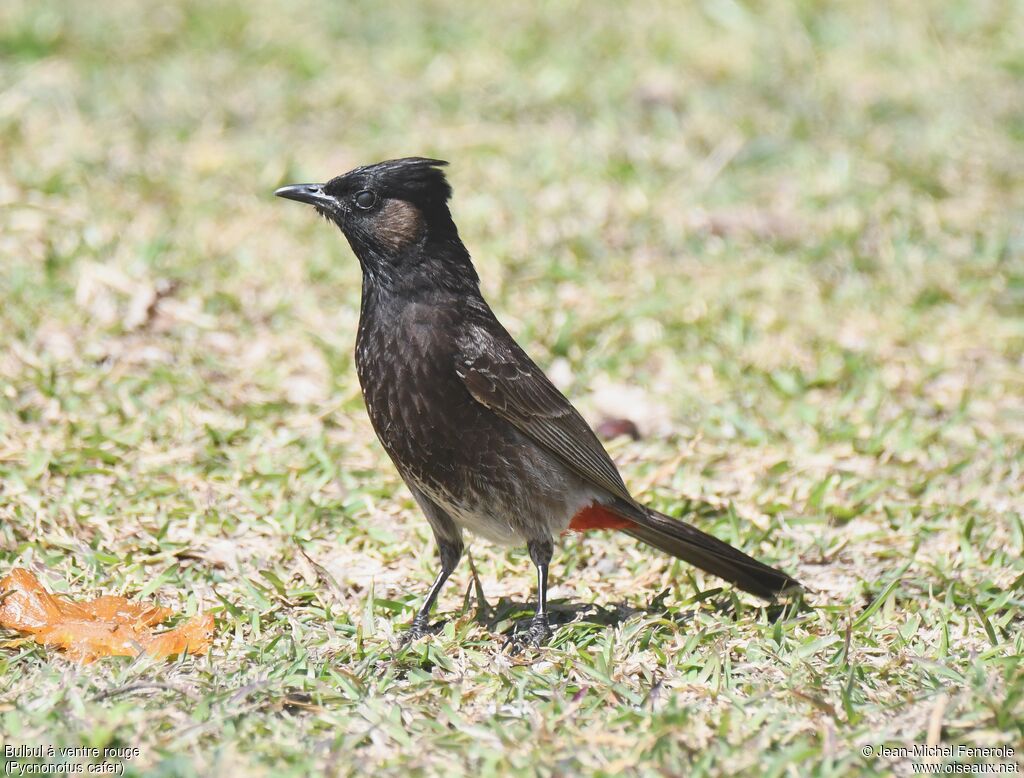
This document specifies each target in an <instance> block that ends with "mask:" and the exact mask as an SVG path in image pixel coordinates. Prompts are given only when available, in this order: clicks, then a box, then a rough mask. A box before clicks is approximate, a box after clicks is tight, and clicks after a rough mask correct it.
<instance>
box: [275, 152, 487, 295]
mask: <svg viewBox="0 0 1024 778" xmlns="http://www.w3.org/2000/svg"><path fill="white" fill-rule="evenodd" d="M447 164H448V163H447V162H443V161H441V160H437V159H425V158H423V157H406V158H404V159H392V160H388V161H387V162H378V163H377V164H375V165H366V166H364V167H359V168H356V169H355V170H351V171H349V172H348V173H344V174H342V175H340V176H337V177H336V178H332V179H331V180H330V181H328V182H327V183H326V184H293V185H292V186H284V187H281V188H280V189H278V190H277V191H276V192H274V194H276V195H277V196H278V197H285V198H287V199H289V200H297V201H298V202H300V203H307V204H309V205H312V206H313V207H314V208H316V210H317V211H318V212H319V213H320V214H321V215H322V216H324V217H326V218H327V219H329V220H331V221H333V222H334V223H335V224H337V225H338V227H339V228H341V231H342V232H343V233H345V237H346V238H348V242H349V244H350V245H351V246H352V250H353V251H354V252H355V254H356V256H357V257H358V258H359V261H360V263H361V264H362V266H363V270H364V273H367V274H369V275H370V276H371V277H372V278H373V279H376V280H394V279H395V277H396V276H401V275H403V274H408V273H412V272H414V270H415V269H416V268H421V267H423V266H424V265H436V264H437V262H438V260H440V259H443V258H444V257H445V255H449V259H450V260H451V261H449V262H444V263H442V265H459V266H467V265H468V267H469V271H470V273H471V274H472V276H473V279H474V280H475V277H476V273H475V271H473V270H472V265H471V264H470V263H469V257H468V254H466V251H465V248H464V247H463V246H462V243H461V241H460V240H459V235H458V230H457V229H456V227H455V223H454V222H453V221H452V217H451V212H450V211H449V210H448V198H449V197H451V193H452V189H451V186H449V184H448V181H447V180H446V179H445V176H444V173H443V172H442V171H441V169H440V168H441V167H442V166H444V165H447ZM434 269H435V270H438V269H440V270H445V269H452V270H455V268H454V267H451V268H446V267H443V266H442V267H440V268H434ZM463 272H464V271H463Z"/></svg>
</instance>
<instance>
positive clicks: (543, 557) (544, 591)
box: [526, 539, 554, 646]
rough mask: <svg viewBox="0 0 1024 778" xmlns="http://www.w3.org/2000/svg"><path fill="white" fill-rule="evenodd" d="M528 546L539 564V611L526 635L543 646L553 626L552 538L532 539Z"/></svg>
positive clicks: (535, 614) (531, 554)
mask: <svg viewBox="0 0 1024 778" xmlns="http://www.w3.org/2000/svg"><path fill="white" fill-rule="evenodd" d="M526 548H527V549H528V550H529V552H530V559H532V560H533V563H534V564H535V565H536V566H537V611H536V613H534V615H533V621H531V622H530V629H529V630H528V631H527V633H526V635H527V638H528V639H529V641H530V643H532V644H533V645H534V646H541V645H543V644H544V643H546V642H547V641H548V638H550V637H551V627H549V626H548V565H549V564H550V563H551V555H552V553H553V551H554V549H553V547H552V545H551V540H550V539H544V540H531V541H529V542H528V543H527V544H526Z"/></svg>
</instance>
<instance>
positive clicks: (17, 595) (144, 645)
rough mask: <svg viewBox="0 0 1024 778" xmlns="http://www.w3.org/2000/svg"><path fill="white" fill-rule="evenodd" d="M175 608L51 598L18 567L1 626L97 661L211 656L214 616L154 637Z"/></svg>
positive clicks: (0, 612)
mask: <svg viewBox="0 0 1024 778" xmlns="http://www.w3.org/2000/svg"><path fill="white" fill-rule="evenodd" d="M172 613H173V612H172V611H171V610H170V608H164V607H161V606H159V605H149V604H146V603H139V602H129V601H128V600H127V599H125V598H124V597H97V598H96V599H95V600H89V601H88V602H77V603H76V602H71V601H70V600H66V599H64V598H62V597H56V596H54V595H52V594H50V593H49V592H48V591H47V590H46V588H45V587H44V586H43V585H42V584H41V583H40V582H39V580H38V579H37V578H36V577H35V576H34V575H32V573H30V572H29V571H28V570H24V569H21V568H16V569H15V570H12V571H11V573H10V574H9V575H7V577H5V578H4V579H3V580H0V627H7V628H8V629H13V630H17V631H18V632H21V633H23V634H27V635H31V636H32V637H34V638H35V640H36V642H37V643H41V644H43V645H45V646H53V647H56V648H59V649H61V650H63V651H65V652H67V654H68V656H70V657H71V658H72V659H77V660H79V661H82V662H92V661H93V660H95V659H98V658H99V657H103V656H138V655H139V654H140V653H141V652H145V653H147V654H149V655H150V656H152V657H156V658H164V657H168V656H173V655H175V654H181V653H184V652H186V651H187V652H188V653H190V654H205V653H206V652H207V651H208V650H209V648H210V642H211V641H212V639H213V627H214V622H213V616H212V615H210V614H206V615H202V614H200V615H198V616H194V617H193V618H191V619H189V620H188V621H187V622H185V623H184V624H182V625H181V626H180V627H178V628H177V629H172V630H170V631H168V632H164V633H161V634H153V632H152V628H153V627H155V626H156V625H158V624H160V623H162V622H164V621H166V620H167V619H168V618H169V617H170V616H171V615H172Z"/></svg>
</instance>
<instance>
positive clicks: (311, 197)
mask: <svg viewBox="0 0 1024 778" xmlns="http://www.w3.org/2000/svg"><path fill="white" fill-rule="evenodd" d="M274 194H275V195H277V196H278V197H284V198H285V199H287V200H298V201H299V202H300V203H306V204H308V205H315V206H317V207H319V208H331V207H332V206H334V205H337V202H336V201H335V199H334V198H333V197H331V196H330V195H329V194H326V193H325V192H324V185H323V184H292V185H291V186H282V187H281V188H280V189H278V190H277V191H276V192H274Z"/></svg>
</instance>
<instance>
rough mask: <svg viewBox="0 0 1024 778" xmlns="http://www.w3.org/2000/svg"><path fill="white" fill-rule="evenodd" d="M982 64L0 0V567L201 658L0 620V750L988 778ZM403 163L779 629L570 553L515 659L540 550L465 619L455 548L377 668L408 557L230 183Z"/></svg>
mask: <svg viewBox="0 0 1024 778" xmlns="http://www.w3.org/2000/svg"><path fill="white" fill-rule="evenodd" d="M1022 40H1024V8H1022V6H1021V4H1020V3H1019V2H1011V1H1007V2H987V1H985V0H963V1H962V2H943V3H910V2H904V3H884V2H873V1H869V2H859V1H858V0H846V1H845V2H844V1H840V0H837V1H836V2H830V3H816V2H809V1H808V2H795V3H789V2H783V1H782V0H765V1H764V2H752V1H751V0H740V1H737V0H707V1H706V2H701V3H692V4H676V5H673V4H637V5H634V6H625V5H623V4H621V3H611V2H607V3H605V2H592V3H565V4H542V3H526V2H523V3H504V4H500V5H498V4H491V5H489V6H487V7H485V6H484V4H470V3H458V2H423V3H418V4H399V3H394V4H385V3H371V2H354V3H346V4H344V5H342V4H334V3H329V2H314V0H305V1H304V2H295V3H285V2H283V0H282V1H281V2H276V1H275V0H246V2H242V1H241V0H238V1H237V2H233V1H231V0H216V1H215V2H198V0H196V1H195V2H165V3H143V2H131V1H129V0H119V1H115V2H104V3H89V4H86V3H77V4H72V3H65V2H62V1H61V0H7V2H5V3H4V4H3V5H2V7H0V144H2V148H3V158H4V164H3V165H2V166H0V294H2V299H3V305H2V308H0V477H2V482H0V574H2V573H5V572H6V571H8V570H9V569H10V568H12V567H15V566H22V567H27V568H29V569H31V570H33V571H35V572H37V573H38V574H39V575H40V576H41V577H42V578H43V580H44V582H46V583H47V585H48V586H50V587H51V588H53V589H54V590H57V591H60V592H64V593H67V594H69V595H70V596H73V597H77V598H83V597H90V596H96V595H99V594H125V595H128V596H131V597H142V598H152V599H155V600H158V601H159V602H161V603H162V604H165V605H169V606H171V607H173V608H174V609H175V610H176V612H177V613H178V614H179V619H183V618H184V617H185V616H187V615H189V614H193V613H195V612H198V611H204V612H213V613H214V614H215V616H216V619H217V635H216V640H215V643H214V647H213V650H212V652H211V654H210V655H209V656H208V657H185V658H182V659H179V660H176V661H171V662H163V661H160V662H156V661H151V660H145V659H142V660H131V659H107V660H101V661H98V662H96V663H94V664H91V665H87V666H79V665H77V664H74V663H71V662H69V661H67V660H65V659H63V658H62V657H61V656H59V655H57V654H55V653H54V652H51V651H49V650H47V649H44V648H42V647H39V646H36V645H34V644H26V643H17V642H13V641H14V639H15V638H16V635H14V634H13V633H10V632H7V633H2V634H0V640H2V641H4V644H3V647H0V733H2V739H3V741H4V743H5V745H12V744H20V745H30V746H39V745H54V746H74V747H82V746H85V747H99V748H104V747H117V748H128V749H130V748H138V749H139V753H138V754H137V755H131V754H129V755H128V756H124V755H122V756H120V757H114V758H112V761H111V762H110V763H111V764H113V763H116V764H119V765H121V766H122V767H124V768H125V769H127V771H128V772H129V773H132V772H134V773H136V774H142V773H146V774H154V775H168V776H170V775H223V774H229V771H233V772H234V773H235V774H238V775H257V776H258V775H273V776H283V775H296V776H299V775H307V774H310V773H328V774H340V775H350V774H356V773H358V774H385V775H387V774H393V775H397V774H401V775H407V774H412V775H418V774H441V773H443V774H460V773H465V774H472V775H505V774H519V775H534V774H540V775H572V774H598V775H618V774H622V773H628V774H636V775H666V774H667V775H679V774H693V775H698V774H736V773H748V774H758V775H764V776H776V775H845V774H856V773H868V774H887V773H895V774H900V775H903V774H910V773H911V770H912V768H913V765H914V762H915V760H913V759H909V760H908V759H903V760H901V759H898V758H893V757H881V756H879V751H880V749H881V748H882V747H883V746H885V745H891V746H905V745H911V744H915V743H917V744H926V743H944V744H970V745H990V746H999V745H1012V746H1016V748H1017V751H1016V755H1015V756H1013V757H1009V758H995V759H994V760H993V761H995V762H998V763H1000V764H1004V765H1010V766H1014V767H1017V768H1019V767H1020V764H1021V763H1020V761H1019V760H1020V758H1021V756H1020V755H1021V748H1020V743H1021V742H1022V737H1024V724H1022V720H1024V669H1022V665H1021V663H1020V660H1021V655H1022V653H1024V637H1022V635H1021V626H1022V623H1024V618H1022V610H1021V601H1022V598H1024V562H1022V556H1024V521H1022V497H1021V491H1022V486H1024V412H1022V405H1024V403H1022V400H1021V398H1022V396H1024V369H1022V367H1024V365H1022V354H1024V323H1022V322H1024V228H1022V219H1021V216H1022V213H1024V89H1022V86H1021V84H1022V78H1024V47H1022V46H1021V41H1022ZM409 154H423V155H430V156H439V157H442V158H445V159H448V160H450V161H451V162H452V165H451V167H450V168H449V172H450V178H451V181H452V183H453V185H454V188H455V199H454V201H453V210H454V213H455V216H456V219H457V221H458V224H459V226H460V229H461V232H462V235H463V238H464V239H465V241H466V243H467V244H468V246H469V247H470V250H471V251H472V253H473V255H474V257H475V260H476V263H477V266H478V268H479V270H480V273H481V276H482V278H483V288H484V291H485V294H486V295H487V296H488V298H489V299H490V301H491V303H492V305H493V306H494V308H495V309H496V310H497V312H498V313H499V316H500V317H501V318H502V320H503V321H504V323H505V324H506V326H508V328H509V329H510V330H511V331H512V332H513V333H514V334H515V335H516V337H517V338H518V339H519V340H520V341H521V342H522V343H523V344H524V345H525V346H526V347H527V349H528V351H529V352H530V353H531V354H532V355H533V356H534V357H535V359H536V360H537V361H538V362H540V363H541V364H542V365H543V366H544V367H545V368H546V369H548V370H549V371H550V374H551V375H552V377H553V379H554V380H555V381H556V383H557V384H558V385H559V386H560V387H562V388H563V389H564V391H565V392H566V393H567V394H568V395H569V396H570V397H571V398H572V399H573V401H574V402H576V403H577V404H578V406H579V407H580V409H581V410H582V412H583V413H584V415H585V416H586V417H587V418H588V419H590V420H591V421H593V422H599V421H601V420H602V419H605V418H609V417H626V418H629V419H631V420H633V421H634V422H636V423H637V424H638V426H639V427H640V430H641V432H642V433H643V436H642V438H641V439H640V440H631V439H629V438H627V437H619V438H617V439H615V440H613V441H611V442H609V444H608V445H609V450H610V452H611V454H612V455H613V457H614V458H615V460H616V461H617V463H618V464H619V465H620V467H621V469H622V472H623V476H624V478H625V480H626V482H627V483H628V484H629V485H630V486H631V487H632V489H633V490H634V493H635V494H636V495H637V496H638V497H639V498H641V499H643V500H645V501H647V502H649V503H650V504H652V505H653V506H655V507H657V508H658V509H660V510H664V511H666V512H669V513H672V514H674V515H677V516H686V515H689V514H688V508H687V506H688V505H689V504H690V503H689V502H688V501H689V500H698V501H699V500H705V501H709V502H714V503H715V504H718V505H721V506H724V507H723V509H722V510H720V511H718V512H717V513H716V512H713V511H710V512H709V511H704V512H703V515H701V516H692V515H691V516H690V518H691V520H693V521H696V522H697V523H699V524H700V526H702V527H703V528H704V529H706V530H708V531H711V532H713V533H715V534H717V535H719V536H720V537H722V538H724V539H726V540H728V541H729V542H731V543H734V544H736V545H738V546H740V547H742V548H743V549H745V550H746V551H748V552H749V553H752V554H755V555H756V556H758V557H759V558H761V559H763V560H765V561H768V562H770V563H772V564H775V565H778V566H780V567H783V568H785V569H786V570H788V571H790V572H791V573H793V574H794V575H796V576H797V577H798V578H800V579H801V580H802V581H803V582H805V583H806V585H807V587H808V594H807V596H806V598H805V600H804V602H803V603H802V604H801V603H795V604H792V605H790V606H788V607H785V608H783V607H769V608H765V607H763V606H762V605H761V604H760V603H758V602H757V601H756V600H753V599H751V598H748V597H747V596H745V595H738V594H737V593H736V592H734V591H733V590H731V589H729V588H728V587H723V586H722V584H721V582H719V581H717V580H715V579H714V578H711V577H709V576H704V575H702V574H700V573H699V572H696V571H694V570H692V569H690V568H688V567H687V566H685V565H683V564H681V563H678V562H674V561H673V560H671V559H669V558H666V557H664V556H659V555H658V554H656V553H649V552H647V551H646V550H644V549H642V548H639V547H638V546H637V545H635V544H634V542H633V541H631V540H630V539H629V538H625V537H619V536H614V535H609V534H603V533H593V534H589V535H586V536H571V537H567V538H565V539H564V542H563V543H562V545H561V548H560V550H559V551H558V552H557V554H556V558H555V562H554V565H553V572H552V575H553V582H554V583H555V584H556V585H557V588H556V589H555V591H554V593H553V596H554V597H555V598H556V600H557V602H556V606H557V607H558V609H559V613H560V617H561V620H562V621H563V622H565V621H569V622H570V623H566V624H564V625H563V626H561V628H560V629H558V631H557V634H556V636H555V639H554V642H553V644H552V645H551V647H550V648H547V649H545V650H541V651H539V652H531V651H527V652H525V653H521V654H518V655H513V654H511V653H510V652H509V651H508V650H507V649H505V648H504V645H505V642H506V640H505V637H506V635H507V634H508V632H509V631H510V630H511V629H512V627H513V624H514V622H515V620H516V619H518V618H525V617H526V616H528V614H529V602H530V598H531V597H532V587H533V570H532V568H531V565H530V563H529V560H528V558H527V556H526V554H525V552H524V551H522V550H512V551H506V550H502V549H497V548H494V547H492V546H489V545H488V544H486V543H484V542H477V543H474V544H473V545H472V553H473V562H474V564H475V568H476V570H477V571H478V572H479V577H480V581H481V583H482V589H483V592H484V594H485V596H486V598H487V601H488V603H489V605H490V606H491V609H492V610H490V611H489V612H484V611H483V609H482V608H481V607H480V603H479V602H478V601H477V598H476V595H475V587H474V586H473V584H472V575H471V570H470V566H469V564H467V563H466V562H464V563H463V565H462V566H461V567H460V568H459V570H458V571H457V573H456V574H455V576H454V577H453V580H452V583H451V584H450V585H449V587H448V588H447V590H446V591H445V593H444V594H443V596H442V598H441V600H440V604H439V611H438V615H437V618H438V620H443V621H444V627H443V629H442V630H441V631H440V633H439V634H437V635H436V636H434V637H432V638H428V639H424V640H421V641H419V642H416V643H414V644H412V645H411V646H409V647H407V648H400V647H399V645H398V636H399V634H400V632H401V630H402V628H403V626H404V625H406V624H408V622H409V621H410V620H411V618H412V612H413V608H414V607H415V605H416V603H417V601H418V599H419V598H420V596H421V595H422V593H423V592H424V591H425V590H426V587H427V585H428V583H429V581H430V580H431V578H432V576H433V573H434V570H435V558H434V551H433V546H432V541H431V538H430V536H429V532H428V529H427V525H426V523H425V521H424V520H423V519H422V517H421V516H420V515H419V512H418V511H417V510H416V507H415V506H414V504H413V501H412V499H411V497H410V495H409V493H408V491H407V490H406V489H405V487H404V486H403V485H402V484H401V482H400V481H399V479H398V477H397V476H396V474H395V471H394V470H393V468H392V467H391V465H390V463H389V462H388V461H387V459H386V456H385V455H384V453H383V451H382V450H381V448H380V447H379V445H378V444H377V442H376V440H375V439H374V437H373V434H372V431H371V429H370V427H369V424H368V422H367V420H366V417H365V414H364V410H363V407H362V400H361V397H360V393H359V389H358V385H357V383H356V377H355V373H354V370H353V366H352V344H353V338H354V331H355V324H356V318H357V315H358V304H359V271H358V266H357V264H356V262H355V261H354V259H353V257H352V256H351V254H350V252H349V249H348V247H347V245H346V244H345V243H344V241H343V239H342V237H341V236H340V234H338V233H337V231H336V230H334V229H333V228H332V227H330V226H329V225H327V224H326V223H324V222H323V221H322V220H320V219H318V218H316V216H315V214H314V213H312V212H311V211H310V210H309V209H305V208H302V207H300V206H298V205H296V204H295V203H290V202H285V201H282V200H279V199H275V198H274V197H272V195H271V193H272V191H273V190H274V188H275V187H277V186H280V185H283V184H286V183H294V182H304V181H311V180H312V181H318V180H322V179H325V178H327V177H330V176H332V175H335V174H337V173H340V172H343V171H345V170H347V169H349V168H351V167H354V166H356V165H358V164H363V163H368V162H373V161H377V160H380V159H385V158H389V157H396V156H404V155H409ZM478 615H479V616H480V617H481V618H480V619H479V620H478V618H477V617H478ZM868 748H870V749H873V750H872V751H870V753H869V751H867V750H864V749H868ZM118 760H120V761H118ZM7 761H10V760H8V759H5V762H7ZM29 761H32V760H31V759H30V758H27V757H26V758H25V759H23V760H22V762H24V763H27V762H29ZM42 761H44V762H45V761H47V760H46V758H44V759H43V760H42ZM49 761H50V762H53V760H52V759H50V760H49ZM917 761H918V762H919V761H920V760H917ZM950 769H952V768H950ZM1007 769H1008V768H1007Z"/></svg>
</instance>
